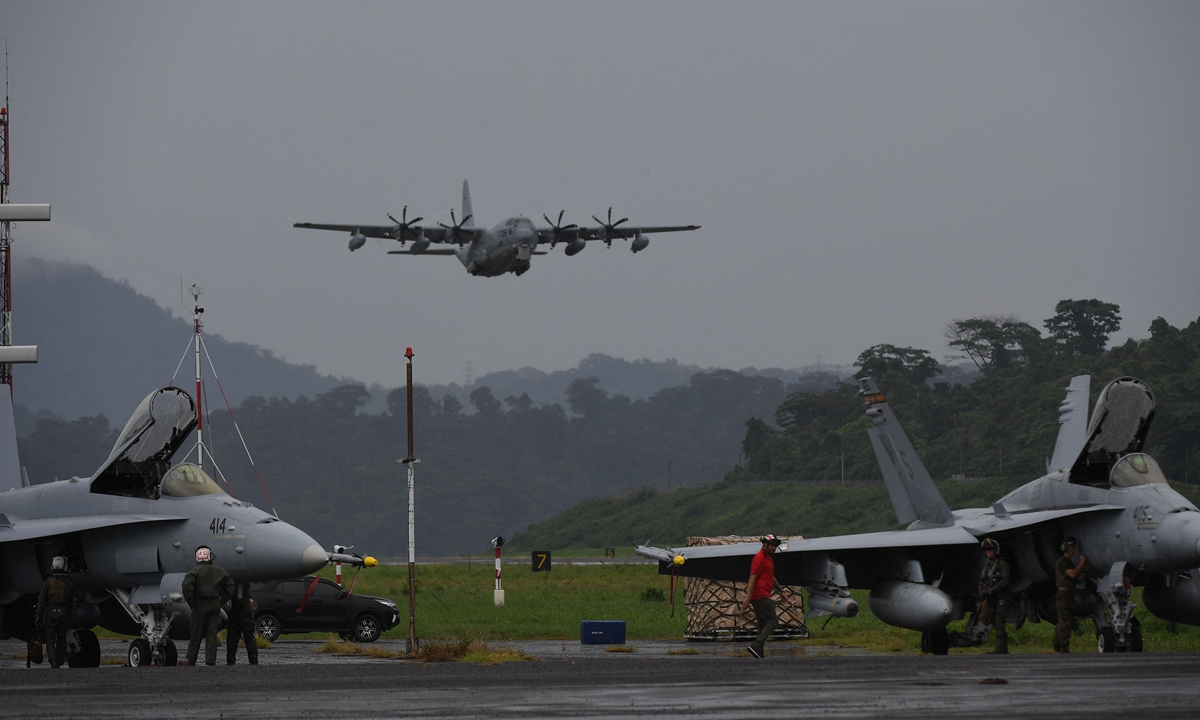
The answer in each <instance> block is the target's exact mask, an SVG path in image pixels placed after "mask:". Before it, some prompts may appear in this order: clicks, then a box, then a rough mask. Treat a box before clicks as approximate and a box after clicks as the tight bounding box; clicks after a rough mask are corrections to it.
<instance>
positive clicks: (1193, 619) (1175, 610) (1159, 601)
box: [1142, 568, 1200, 625]
mask: <svg viewBox="0 0 1200 720" xmlns="http://www.w3.org/2000/svg"><path fill="white" fill-rule="evenodd" d="M1190 575H1191V577H1190V578H1189V577H1187V576H1182V577H1180V579H1179V580H1177V581H1176V582H1175V583H1174V584H1173V585H1171V586H1170V587H1167V584H1166V583H1165V582H1163V580H1162V579H1158V580H1156V581H1154V582H1152V583H1150V584H1149V585H1147V586H1146V589H1145V590H1144V591H1143V592H1142V602H1144V603H1146V609H1147V610H1149V611H1150V612H1152V613H1154V615H1155V617H1159V618H1161V619H1163V620H1166V621H1168V622H1177V623H1183V624H1185V625H1200V581H1197V577H1200V568H1196V569H1193V570H1192V571H1191V572H1190Z"/></svg>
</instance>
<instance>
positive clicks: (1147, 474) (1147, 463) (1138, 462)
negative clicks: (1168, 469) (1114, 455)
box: [1109, 453, 1167, 487]
mask: <svg viewBox="0 0 1200 720" xmlns="http://www.w3.org/2000/svg"><path fill="white" fill-rule="evenodd" d="M1166 482H1167V478H1166V477H1165V476H1164V475H1163V471H1162V468H1160V467H1159V466H1158V463H1157V462H1155V460H1154V458H1152V457H1150V456H1149V455H1146V454H1143V453H1130V454H1129V455H1126V456H1125V457H1123V458H1121V459H1120V460H1118V461H1117V464H1116V465H1114V466H1113V469H1112V472H1111V473H1110V474H1109V483H1110V484H1111V485H1112V487H1135V486H1137V485H1154V484H1158V483H1162V484H1165V483H1166Z"/></svg>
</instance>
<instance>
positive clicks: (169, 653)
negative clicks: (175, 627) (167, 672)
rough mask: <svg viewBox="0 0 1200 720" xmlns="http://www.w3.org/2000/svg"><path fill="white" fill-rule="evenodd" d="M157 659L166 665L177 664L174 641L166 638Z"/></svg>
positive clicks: (177, 656) (172, 665) (176, 649)
mask: <svg viewBox="0 0 1200 720" xmlns="http://www.w3.org/2000/svg"><path fill="white" fill-rule="evenodd" d="M158 657H159V660H160V662H162V664H163V665H164V666H166V667H175V666H176V665H178V664H179V650H178V648H176V647H175V641H174V640H171V639H170V638H168V639H167V641H166V642H165V643H163V646H162V652H161V653H160V654H159V656H158Z"/></svg>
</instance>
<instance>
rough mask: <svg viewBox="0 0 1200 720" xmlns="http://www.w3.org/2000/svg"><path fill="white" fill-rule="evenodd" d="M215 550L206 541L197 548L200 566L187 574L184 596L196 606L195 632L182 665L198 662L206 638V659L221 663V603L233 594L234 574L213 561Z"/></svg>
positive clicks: (210, 661)
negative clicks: (202, 642) (230, 575)
mask: <svg viewBox="0 0 1200 720" xmlns="http://www.w3.org/2000/svg"><path fill="white" fill-rule="evenodd" d="M213 557H214V556H213V552H212V550H211V549H209V547H208V546H206V545H201V546H200V547H198V548H196V567H194V568H192V569H191V570H188V573H187V575H185V576H184V577H183V599H184V600H187V604H188V606H189V607H191V608H192V634H191V638H190V639H189V640H188V650H187V660H186V661H184V662H181V663H179V664H180V665H195V664H196V659H197V658H198V657H199V655H200V640H201V638H203V639H204V660H205V662H206V663H207V664H208V665H216V664H217V631H218V630H220V628H221V603H222V602H225V601H226V600H229V599H230V598H232V597H233V578H231V577H229V573H227V572H225V571H224V570H223V569H221V568H219V567H217V566H216V565H214V564H213Z"/></svg>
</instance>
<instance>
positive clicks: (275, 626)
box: [256, 613, 281, 642]
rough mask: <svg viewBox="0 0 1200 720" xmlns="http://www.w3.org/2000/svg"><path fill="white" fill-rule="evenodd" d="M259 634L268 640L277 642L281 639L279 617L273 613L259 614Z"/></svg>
mask: <svg viewBox="0 0 1200 720" xmlns="http://www.w3.org/2000/svg"><path fill="white" fill-rule="evenodd" d="M256 624H257V625H258V636H259V637H261V638H262V639H264V640H266V641H267V642H275V641H276V640H278V639H279V631H280V629H281V628H280V625H279V618H277V617H275V616H274V615H272V614H271V613H262V614H261V615H259V616H258V621H257V623H256Z"/></svg>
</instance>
